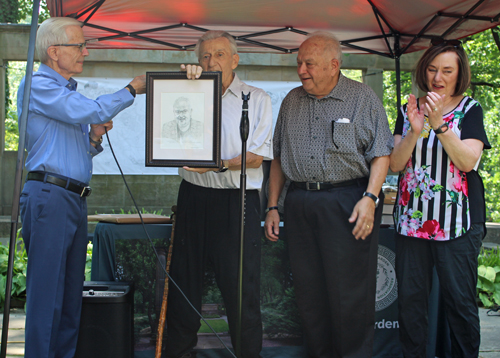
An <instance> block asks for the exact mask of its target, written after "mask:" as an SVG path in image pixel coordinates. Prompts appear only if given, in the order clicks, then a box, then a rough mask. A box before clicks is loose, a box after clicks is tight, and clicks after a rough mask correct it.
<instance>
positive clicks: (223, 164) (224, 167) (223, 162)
mask: <svg viewBox="0 0 500 358" xmlns="http://www.w3.org/2000/svg"><path fill="white" fill-rule="evenodd" d="M228 169H229V163H228V162H227V160H221V163H220V167H219V170H217V171H216V173H224V172H225V171H226V170H228Z"/></svg>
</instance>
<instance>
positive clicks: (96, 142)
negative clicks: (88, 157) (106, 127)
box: [89, 135, 102, 145]
mask: <svg viewBox="0 0 500 358" xmlns="http://www.w3.org/2000/svg"><path fill="white" fill-rule="evenodd" d="M89 141H90V143H92V144H95V145H101V144H102V137H101V138H100V139H98V140H93V139H92V137H91V136H90V135H89Z"/></svg>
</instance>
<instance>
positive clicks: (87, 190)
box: [80, 186, 92, 198]
mask: <svg viewBox="0 0 500 358" xmlns="http://www.w3.org/2000/svg"><path fill="white" fill-rule="evenodd" d="M90 193H92V188H91V187H90V186H85V187H83V189H82V192H81V193H80V198H83V197H86V196H89V195H90Z"/></svg>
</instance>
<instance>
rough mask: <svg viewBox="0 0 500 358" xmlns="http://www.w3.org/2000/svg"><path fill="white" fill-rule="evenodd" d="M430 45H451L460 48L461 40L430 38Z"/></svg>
mask: <svg viewBox="0 0 500 358" xmlns="http://www.w3.org/2000/svg"><path fill="white" fill-rule="evenodd" d="M431 45H432V46H439V47H441V46H443V47H444V46H453V47H455V48H461V47H462V42H461V41H460V40H445V39H432V40H431Z"/></svg>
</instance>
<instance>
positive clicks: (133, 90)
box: [125, 83, 136, 98]
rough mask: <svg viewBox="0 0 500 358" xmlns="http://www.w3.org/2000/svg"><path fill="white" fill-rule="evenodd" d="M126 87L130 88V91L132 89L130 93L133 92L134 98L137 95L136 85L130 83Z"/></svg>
mask: <svg viewBox="0 0 500 358" xmlns="http://www.w3.org/2000/svg"><path fill="white" fill-rule="evenodd" d="M125 88H128V89H129V91H130V94H131V95H132V96H134V98H135V96H136V92H135V88H134V86H132V85H131V84H130V83H129V84H128V85H126V86H125Z"/></svg>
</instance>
